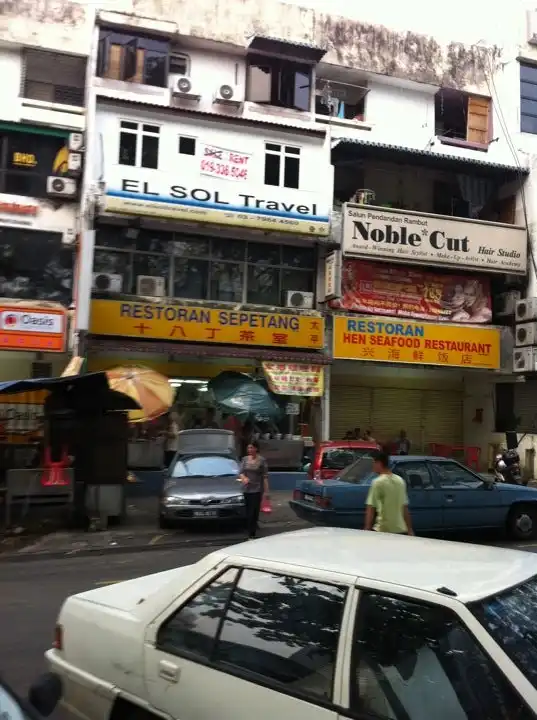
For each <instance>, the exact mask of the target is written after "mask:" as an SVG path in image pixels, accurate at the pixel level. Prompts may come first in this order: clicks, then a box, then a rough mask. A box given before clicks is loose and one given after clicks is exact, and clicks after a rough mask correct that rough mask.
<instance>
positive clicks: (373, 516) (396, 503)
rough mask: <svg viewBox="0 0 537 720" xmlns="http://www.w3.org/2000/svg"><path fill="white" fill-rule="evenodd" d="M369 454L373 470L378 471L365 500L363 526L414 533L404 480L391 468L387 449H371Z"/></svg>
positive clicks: (383, 530)
mask: <svg viewBox="0 0 537 720" xmlns="http://www.w3.org/2000/svg"><path fill="white" fill-rule="evenodd" d="M371 455H372V457H373V470H374V472H376V473H378V474H377V477H376V478H375V479H374V480H373V482H372V483H371V488H370V490H369V493H368V495H367V500H366V502H365V504H366V510H365V530H375V531H376V532H387V533H396V534H398V535H414V531H413V529H412V519H411V517H410V512H409V509H408V495H407V491H406V483H405V481H404V480H403V478H402V477H400V476H399V475H395V474H394V473H392V472H391V470H390V456H389V455H388V453H387V452H385V451H384V450H375V451H373V452H372V453H371Z"/></svg>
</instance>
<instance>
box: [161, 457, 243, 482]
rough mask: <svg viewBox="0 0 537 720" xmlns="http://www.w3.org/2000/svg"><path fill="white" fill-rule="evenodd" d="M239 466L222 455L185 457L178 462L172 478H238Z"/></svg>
mask: <svg viewBox="0 0 537 720" xmlns="http://www.w3.org/2000/svg"><path fill="white" fill-rule="evenodd" d="M239 473H240V468H239V464H238V463H237V461H236V460H233V458H229V457H222V456H220V455H205V456H201V457H200V456H199V455H198V456H197V457H186V458H185V457H183V458H181V459H180V460H177V462H176V463H175V465H174V466H173V468H172V471H171V473H170V476H171V477H172V478H187V477H229V476H230V475H233V476H234V477H238V476H239Z"/></svg>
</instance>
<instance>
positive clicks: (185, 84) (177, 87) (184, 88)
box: [171, 75, 201, 100]
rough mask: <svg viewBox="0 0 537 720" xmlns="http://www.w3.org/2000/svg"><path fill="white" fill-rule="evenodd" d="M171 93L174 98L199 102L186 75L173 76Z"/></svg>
mask: <svg viewBox="0 0 537 720" xmlns="http://www.w3.org/2000/svg"><path fill="white" fill-rule="evenodd" d="M171 91H172V95H173V96H174V97H182V98H188V99H189V100H199V99H200V97H201V95H200V94H199V93H198V92H196V90H195V89H194V87H193V85H192V80H191V79H190V78H189V77H187V76H186V75H179V76H175V78H174V79H173V83H172V87H171Z"/></svg>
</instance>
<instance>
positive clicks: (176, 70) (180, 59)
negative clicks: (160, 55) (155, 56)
mask: <svg viewBox="0 0 537 720" xmlns="http://www.w3.org/2000/svg"><path fill="white" fill-rule="evenodd" d="M189 74H190V58H189V57H188V55H183V54H182V53H175V52H174V53H172V54H171V55H170V75H189Z"/></svg>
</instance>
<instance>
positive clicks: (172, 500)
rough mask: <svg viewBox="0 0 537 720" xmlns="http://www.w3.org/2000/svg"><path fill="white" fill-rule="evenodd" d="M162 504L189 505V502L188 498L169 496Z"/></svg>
mask: <svg viewBox="0 0 537 720" xmlns="http://www.w3.org/2000/svg"><path fill="white" fill-rule="evenodd" d="M162 503H163V504H164V505H188V500H187V499H186V498H182V497H174V496H173V495H169V496H168V497H165V498H163V499H162Z"/></svg>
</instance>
